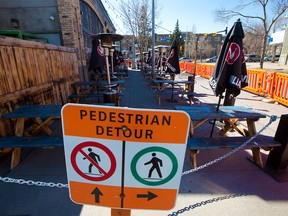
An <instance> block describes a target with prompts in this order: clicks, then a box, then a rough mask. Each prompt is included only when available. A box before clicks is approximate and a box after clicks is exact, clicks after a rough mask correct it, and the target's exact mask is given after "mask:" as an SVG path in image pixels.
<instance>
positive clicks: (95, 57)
mask: <svg viewBox="0 0 288 216" xmlns="http://www.w3.org/2000/svg"><path fill="white" fill-rule="evenodd" d="M104 66H105V57H104V50H103V48H102V47H101V46H100V43H99V40H98V39H93V40H92V52H91V56H90V61H89V68H88V70H89V71H91V70H94V71H96V70H100V71H101V70H102V68H103V67H104Z"/></svg>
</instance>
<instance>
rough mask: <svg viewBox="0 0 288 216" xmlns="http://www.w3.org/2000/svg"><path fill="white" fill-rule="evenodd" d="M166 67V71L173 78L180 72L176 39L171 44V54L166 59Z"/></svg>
mask: <svg viewBox="0 0 288 216" xmlns="http://www.w3.org/2000/svg"><path fill="white" fill-rule="evenodd" d="M166 67H167V68H166V73H169V74H170V75H171V76H172V79H173V80H174V78H175V74H180V65H179V54H178V45H177V42H176V40H174V41H173V44H172V46H171V50H170V54H169V56H168V59H167V61H166Z"/></svg>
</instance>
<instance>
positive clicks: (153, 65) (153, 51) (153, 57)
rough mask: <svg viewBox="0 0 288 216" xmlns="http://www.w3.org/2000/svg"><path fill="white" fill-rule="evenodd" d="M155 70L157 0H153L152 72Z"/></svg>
mask: <svg viewBox="0 0 288 216" xmlns="http://www.w3.org/2000/svg"><path fill="white" fill-rule="evenodd" d="M154 72H155V0H152V73H154Z"/></svg>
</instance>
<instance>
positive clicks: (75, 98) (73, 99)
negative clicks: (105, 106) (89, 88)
mask: <svg viewBox="0 0 288 216" xmlns="http://www.w3.org/2000/svg"><path fill="white" fill-rule="evenodd" d="M117 96H118V102H117V103H118V106H119V105H120V100H121V98H122V97H123V96H124V94H123V93H118V94H117ZM91 98H97V99H98V103H100V98H101V99H102V98H103V94H85V95H84V94H73V93H72V94H70V95H69V96H68V99H69V102H76V103H79V102H80V99H85V100H87V99H91Z"/></svg>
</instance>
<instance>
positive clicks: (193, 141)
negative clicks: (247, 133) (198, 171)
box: [187, 135, 281, 168]
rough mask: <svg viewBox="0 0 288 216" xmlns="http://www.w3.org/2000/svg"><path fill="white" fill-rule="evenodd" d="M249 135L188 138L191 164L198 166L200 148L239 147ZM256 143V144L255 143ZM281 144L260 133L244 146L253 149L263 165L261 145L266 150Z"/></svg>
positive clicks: (256, 157) (259, 162)
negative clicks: (197, 157) (197, 156)
mask: <svg viewBox="0 0 288 216" xmlns="http://www.w3.org/2000/svg"><path fill="white" fill-rule="evenodd" d="M248 139H249V137H217V138H207V137H205V138H195V137H193V138H188V141H187V147H188V148H189V150H190V164H191V167H192V168H196V166H197V162H196V155H197V154H198V153H199V152H200V150H204V149H205V150H208V149H219V148H232V149H233V148H237V147H239V146H240V145H242V144H243V143H244V142H246V141H247V140H248ZM255 143H256V144H255ZM280 145H281V144H280V143H278V142H277V141H275V140H274V138H273V137H269V136H265V135H258V136H257V137H256V138H255V139H254V140H252V141H251V142H250V143H248V144H247V145H245V146H244V147H243V148H245V149H251V150H252V152H253V160H254V162H255V163H256V164H257V165H259V166H260V167H263V162H262V158H261V153H260V147H261V148H262V149H264V150H266V151H269V150H272V148H273V147H276V146H280Z"/></svg>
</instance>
